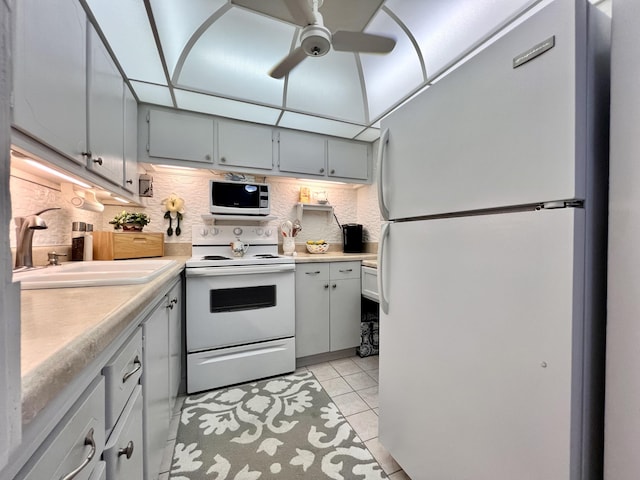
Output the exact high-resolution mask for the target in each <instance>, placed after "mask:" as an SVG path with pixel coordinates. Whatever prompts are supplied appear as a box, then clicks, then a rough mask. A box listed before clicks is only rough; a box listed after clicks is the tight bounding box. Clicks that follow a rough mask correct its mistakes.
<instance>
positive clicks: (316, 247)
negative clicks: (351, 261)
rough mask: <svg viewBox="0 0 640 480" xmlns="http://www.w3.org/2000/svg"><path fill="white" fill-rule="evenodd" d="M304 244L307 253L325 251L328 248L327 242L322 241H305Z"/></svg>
mask: <svg viewBox="0 0 640 480" xmlns="http://www.w3.org/2000/svg"><path fill="white" fill-rule="evenodd" d="M306 245H307V252H309V253H327V250H329V244H328V243H323V244H322V245H309V244H308V243H307V244H306Z"/></svg>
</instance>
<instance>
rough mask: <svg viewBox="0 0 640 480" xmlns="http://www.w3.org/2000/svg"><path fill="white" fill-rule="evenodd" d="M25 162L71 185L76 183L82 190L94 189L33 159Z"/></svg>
mask: <svg viewBox="0 0 640 480" xmlns="http://www.w3.org/2000/svg"><path fill="white" fill-rule="evenodd" d="M25 161H26V162H27V163H28V164H29V165H31V166H32V167H36V168H39V169H40V170H42V171H45V172H47V173H50V174H51V175H55V176H56V177H58V178H62V179H64V180H66V181H67V182H71V183H75V184H76V185H79V186H80V187H82V188H92V187H91V185H89V184H87V183H84V182H81V181H80V180H76V179H75V178H73V177H71V176H69V175H66V174H64V173H61V172H59V171H57V170H54V169H53V168H49V167H47V166H46V165H42V164H41V163H39V162H36V161H35V160H31V159H25Z"/></svg>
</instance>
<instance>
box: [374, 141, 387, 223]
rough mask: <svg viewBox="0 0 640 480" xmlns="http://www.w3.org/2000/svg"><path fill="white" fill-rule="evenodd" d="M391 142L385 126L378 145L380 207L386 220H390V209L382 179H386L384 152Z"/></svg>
mask: <svg viewBox="0 0 640 480" xmlns="http://www.w3.org/2000/svg"><path fill="white" fill-rule="evenodd" d="M388 143H389V129H388V128H385V129H384V130H383V131H382V135H380V144H379V145H378V178H377V180H378V205H379V207H380V214H381V215H382V218H383V219H384V221H387V220H389V209H388V208H387V205H386V204H385V203H384V188H383V185H382V181H383V179H384V175H383V170H384V169H383V163H384V154H385V151H386V150H387V144H388Z"/></svg>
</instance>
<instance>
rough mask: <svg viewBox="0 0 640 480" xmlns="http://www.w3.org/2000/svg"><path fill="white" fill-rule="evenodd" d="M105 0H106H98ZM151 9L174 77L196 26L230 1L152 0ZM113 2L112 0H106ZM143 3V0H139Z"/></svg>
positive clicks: (170, 71) (168, 65) (170, 74)
mask: <svg viewBox="0 0 640 480" xmlns="http://www.w3.org/2000/svg"><path fill="white" fill-rule="evenodd" d="M97 1H102V2H104V0H97ZM150 1H151V9H152V11H153V16H154V19H155V22H156V27H157V29H158V35H159V36H160V43H161V44H162V51H163V53H164V57H165V61H166V62H167V68H168V70H169V76H171V77H173V73H174V70H175V68H176V65H177V63H178V59H179V58H180V55H181V54H182V51H183V50H184V48H185V46H186V45H187V43H188V42H189V39H190V38H191V37H192V36H193V34H194V33H195V32H196V30H197V29H198V28H199V27H200V26H201V25H202V24H203V23H204V22H205V21H206V20H207V19H208V18H209V17H211V15H213V14H214V13H215V12H216V11H218V10H219V9H220V8H222V7H224V6H225V5H226V4H227V1H226V0H189V2H176V1H175V0H150ZM105 3H111V2H105ZM140 4H142V2H140Z"/></svg>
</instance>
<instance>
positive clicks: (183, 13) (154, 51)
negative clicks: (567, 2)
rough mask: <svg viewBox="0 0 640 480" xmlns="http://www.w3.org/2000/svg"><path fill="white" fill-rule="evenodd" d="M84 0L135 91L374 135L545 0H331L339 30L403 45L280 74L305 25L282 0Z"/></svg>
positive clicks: (151, 99) (333, 131)
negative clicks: (276, 73)
mask: <svg viewBox="0 0 640 480" xmlns="http://www.w3.org/2000/svg"><path fill="white" fill-rule="evenodd" d="M84 1H86V4H87V7H88V8H89V9H90V11H91V14H92V15H93V17H94V20H95V22H94V23H95V25H97V27H98V29H99V30H101V32H102V34H103V35H104V37H105V38H106V39H107V42H108V44H109V46H110V48H111V50H112V52H113V54H114V55H115V57H116V59H117V62H118V64H119V66H120V68H121V70H122V72H123V73H124V74H125V76H126V77H127V78H128V80H129V83H130V85H131V87H132V88H133V90H134V93H135V95H136V96H137V98H138V100H139V101H140V102H145V103H152V104H158V105H166V106H171V107H176V108H181V109H186V110H192V111H198V112H204V113H210V114H213V115H219V116H223V117H230V118H236V119H240V120H246V121H251V122H256V123H263V124H269V125H278V126H282V127H287V128H295V129H301V130H311V131H315V132H319V133H325V134H329V135H336V136H342V137H347V138H358V139H362V140H366V141H373V140H375V139H376V138H377V137H378V134H379V132H378V129H377V127H378V125H379V121H380V119H381V118H382V117H383V116H384V115H386V114H387V113H388V112H390V111H391V110H393V109H394V108H395V107H396V106H398V105H399V104H400V103H402V102H403V101H405V100H406V99H407V98H409V97H410V96H411V95H413V94H415V93H416V92H418V91H420V90H421V89H423V88H424V87H426V86H428V84H429V83H430V82H432V81H434V80H436V79H437V78H438V76H440V75H441V74H442V73H443V72H444V71H446V70H447V69H448V68H449V67H450V66H451V65H453V64H455V62H456V61H457V60H459V59H460V58H462V57H464V56H465V55H466V54H468V53H469V52H470V51H472V50H473V49H474V48H476V47H477V46H478V45H479V44H480V43H482V42H483V41H484V40H486V39H487V38H488V37H490V36H491V35H492V34H493V33H495V32H496V31H498V30H499V29H501V28H502V27H503V26H504V25H505V24H506V23H508V22H510V21H512V20H513V19H514V18H517V17H518V16H520V15H522V14H523V13H525V12H528V11H530V10H531V9H532V8H538V7H539V6H540V4H541V3H546V2H547V1H548V0H324V5H323V6H322V7H321V8H320V12H321V13H322V15H323V17H324V21H325V25H326V26H327V27H328V28H329V29H330V30H331V31H332V32H333V31H335V30H338V29H340V30H355V31H365V32H367V33H374V34H381V35H385V36H391V37H393V38H395V39H396V42H397V43H396V47H395V48H394V50H393V51H392V52H391V53H390V54H387V55H376V54H357V53H351V52H336V51H331V52H329V53H328V54H327V55H325V56H323V57H317V58H307V59H305V60H304V61H303V62H302V63H301V64H300V65H299V66H298V67H297V68H295V69H294V70H293V71H292V72H291V73H290V74H289V75H288V76H286V77H285V78H283V79H280V80H276V79H274V78H271V77H270V76H269V74H268V72H269V71H270V70H271V68H273V66H275V65H276V64H277V63H278V62H279V61H280V60H281V59H282V58H284V57H285V56H286V55H288V54H289V52H291V51H292V50H293V49H294V48H295V47H296V46H297V43H298V36H299V34H300V30H301V28H300V27H299V26H297V25H295V24H293V23H291V18H290V15H289V13H288V11H287V9H286V8H285V4H284V0H111V1H105V0H84ZM258 10H262V11H258ZM277 17H279V18H277Z"/></svg>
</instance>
